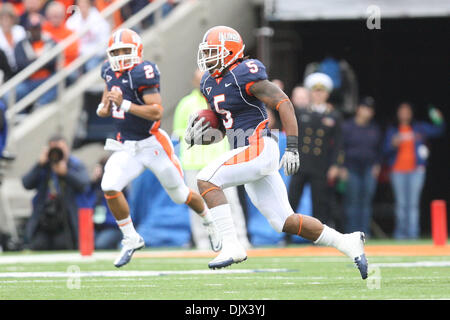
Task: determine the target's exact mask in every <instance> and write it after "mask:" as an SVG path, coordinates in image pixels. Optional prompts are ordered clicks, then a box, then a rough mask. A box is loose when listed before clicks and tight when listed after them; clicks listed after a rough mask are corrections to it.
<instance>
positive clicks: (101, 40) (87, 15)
mask: <svg viewBox="0 0 450 320" xmlns="http://www.w3.org/2000/svg"><path fill="white" fill-rule="evenodd" d="M76 4H77V6H78V8H79V10H76V11H75V13H74V14H73V15H72V16H71V17H70V18H69V19H67V22H66V26H67V28H68V29H70V30H72V31H73V32H78V31H80V28H84V26H86V25H90V26H91V28H89V30H88V31H87V32H86V33H85V34H84V35H83V36H82V37H81V41H80V55H89V54H93V55H92V57H91V58H90V59H89V60H88V61H87V62H86V63H85V65H84V69H85V71H86V72H87V71H89V70H91V69H93V68H95V67H97V66H99V65H100V64H101V63H102V61H103V60H104V59H105V54H104V53H105V52H106V46H107V45H108V39H109V36H110V31H111V28H110V25H109V23H108V22H107V21H106V20H105V19H104V18H103V17H102V16H101V15H100V12H99V11H98V10H97V8H96V7H95V6H94V5H93V1H92V0H77V2H76Z"/></svg>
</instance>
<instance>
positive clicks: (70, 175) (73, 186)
mask: <svg viewBox="0 0 450 320" xmlns="http://www.w3.org/2000/svg"><path fill="white" fill-rule="evenodd" d="M22 183H23V185H24V187H25V188H26V189H28V190H31V189H37V194H36V196H35V197H34V198H33V212H32V215H31V217H30V219H29V221H28V224H27V229H26V237H27V239H26V240H27V241H28V242H29V247H30V249H31V250H62V249H76V248H77V244H78V205H77V196H81V195H82V194H83V192H85V191H86V188H87V187H88V186H89V176H88V173H87V170H86V168H85V166H84V165H83V164H82V163H81V162H80V160H78V159H76V158H75V157H73V156H71V155H70V154H69V147H68V146H67V142H66V141H65V139H64V138H63V137H62V136H59V135H56V136H53V137H51V138H50V139H49V142H48V146H46V147H45V148H44V149H43V151H42V153H41V156H40V158H39V162H38V163H37V164H36V165H35V166H34V167H33V168H32V169H31V170H30V171H29V172H28V173H27V174H26V175H25V176H24V177H23V178H22Z"/></svg>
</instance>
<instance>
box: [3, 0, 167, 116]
mask: <svg viewBox="0 0 450 320" xmlns="http://www.w3.org/2000/svg"><path fill="white" fill-rule="evenodd" d="M129 1H130V0H118V1H115V2H113V3H112V4H111V5H109V6H108V7H106V8H105V9H104V10H103V11H102V12H101V15H102V17H103V18H105V19H108V18H109V17H110V16H111V15H112V14H113V13H114V12H116V11H117V10H119V9H120V8H122V7H123V6H124V5H125V4H127V3H128V2H129ZM166 2H167V0H157V1H153V2H152V3H150V4H148V5H147V6H146V7H144V8H143V9H142V10H140V11H139V12H137V13H136V14H134V15H133V16H132V17H130V18H129V19H128V20H127V21H125V22H124V23H122V24H121V25H120V26H118V27H117V28H133V27H135V26H137V25H138V24H139V23H140V22H141V21H142V20H144V19H145V18H146V17H148V16H149V15H151V14H153V13H154V24H156V23H157V22H158V21H159V19H160V18H161V17H162V13H161V10H159V9H162V6H163V5H164V4H165V3H166ZM93 27H95V24H87V25H84V26H83V27H82V29H81V30H80V31H79V32H77V33H74V34H72V35H71V36H69V37H67V38H66V39H64V40H63V41H61V42H60V43H58V44H57V45H56V46H55V47H53V48H52V49H51V50H49V51H48V52H47V53H46V54H45V55H43V56H41V57H40V58H39V59H37V60H36V61H34V62H33V63H32V64H30V65H29V66H28V67H26V68H25V69H24V70H22V71H21V72H20V73H18V74H17V75H15V76H14V77H13V78H11V79H10V80H9V81H7V82H6V83H5V84H3V85H2V86H0V98H1V97H3V96H5V95H6V94H7V93H8V102H9V103H8V105H9V106H10V107H9V108H8V110H7V112H6V117H7V119H8V121H10V120H11V119H12V118H13V117H14V116H15V115H16V114H17V113H19V112H21V111H22V110H24V109H25V108H26V107H27V106H28V105H30V104H31V103H33V102H34V101H36V100H37V99H38V98H39V97H40V96H41V95H42V94H44V93H45V92H47V91H48V90H50V89H51V88H53V87H54V86H56V85H59V91H58V98H60V97H61V96H62V94H63V91H64V86H62V85H61V84H62V83H63V82H64V81H65V79H66V78H67V77H68V76H69V75H70V74H72V73H73V72H74V71H75V70H77V69H78V68H80V67H81V66H82V65H84V63H86V61H88V60H89V59H90V58H91V57H93V56H94V55H95V54H96V52H95V51H93V52H91V53H89V54H86V55H82V56H79V57H78V58H77V59H76V60H74V61H73V62H72V63H71V64H69V65H68V66H66V67H64V68H62V69H60V70H59V71H58V72H57V73H55V74H54V75H53V76H51V77H50V78H49V79H47V80H46V81H45V82H44V83H42V84H41V85H40V86H38V87H37V88H36V89H34V90H33V91H31V92H30V93H28V94H27V95H26V96H25V97H23V98H22V99H21V100H20V101H18V102H16V101H15V88H16V86H17V85H18V84H20V83H21V82H23V81H24V80H26V79H27V78H29V77H30V76H31V75H32V74H33V73H34V72H36V71H37V70H39V69H40V68H42V67H43V66H44V65H45V64H47V63H48V62H49V61H51V60H52V59H54V58H57V57H58V56H62V55H63V54H64V50H65V49H66V48H67V47H69V46H70V45H72V44H73V43H74V42H75V41H77V40H78V39H80V38H81V37H82V36H83V35H84V34H85V33H87V32H88V31H89V30H90V28H93ZM100 45H102V46H103V45H104V44H100Z"/></svg>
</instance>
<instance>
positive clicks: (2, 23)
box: [0, 3, 26, 71]
mask: <svg viewBox="0 0 450 320" xmlns="http://www.w3.org/2000/svg"><path fill="white" fill-rule="evenodd" d="M16 22H17V16H16V13H15V11H14V7H13V5H12V4H10V3H3V4H2V5H1V7H0V49H2V50H3V51H4V53H5V54H6V58H7V59H8V60H7V61H8V64H9V66H10V68H11V69H12V70H13V71H15V70H16V69H17V68H16V59H15V56H14V47H15V46H16V44H17V43H18V42H19V41H21V40H22V39H24V38H25V36H26V32H25V29H24V28H23V27H22V26H20V25H17V24H16ZM2 61H3V60H2Z"/></svg>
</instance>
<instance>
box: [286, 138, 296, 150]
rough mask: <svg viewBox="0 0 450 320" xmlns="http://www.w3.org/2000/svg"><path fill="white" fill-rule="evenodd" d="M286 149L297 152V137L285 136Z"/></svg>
mask: <svg viewBox="0 0 450 320" xmlns="http://www.w3.org/2000/svg"><path fill="white" fill-rule="evenodd" d="M286 148H287V149H296V150H298V137H297V136H287V137H286Z"/></svg>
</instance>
